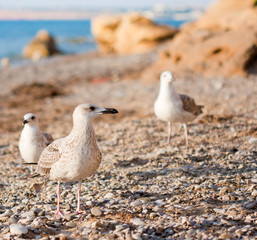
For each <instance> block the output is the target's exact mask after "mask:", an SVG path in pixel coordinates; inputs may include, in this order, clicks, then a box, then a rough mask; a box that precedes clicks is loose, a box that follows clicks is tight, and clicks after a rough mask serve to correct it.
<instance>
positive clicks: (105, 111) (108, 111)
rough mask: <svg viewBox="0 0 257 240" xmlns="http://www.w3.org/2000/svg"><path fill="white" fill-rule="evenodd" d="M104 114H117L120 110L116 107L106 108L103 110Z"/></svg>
mask: <svg viewBox="0 0 257 240" xmlns="http://www.w3.org/2000/svg"><path fill="white" fill-rule="evenodd" d="M102 113H103V114H115V113H118V111H117V110H116V109H115V108H105V110H103V111H102Z"/></svg>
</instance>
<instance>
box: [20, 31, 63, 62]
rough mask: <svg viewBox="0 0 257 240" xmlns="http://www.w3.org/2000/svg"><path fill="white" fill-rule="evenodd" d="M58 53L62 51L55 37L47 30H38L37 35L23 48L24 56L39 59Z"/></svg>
mask: <svg viewBox="0 0 257 240" xmlns="http://www.w3.org/2000/svg"><path fill="white" fill-rule="evenodd" d="M57 53H61V52H60V51H59V50H58V49H57V47H56V44H55V39H54V38H53V37H52V36H51V35H50V34H49V33H48V32H47V31H46V30H40V31H38V33H37V35H36V37H35V38H34V39H33V40H32V41H31V42H30V43H29V44H28V45H27V46H25V47H24V48H23V56H24V57H25V58H31V59H33V60H38V59H40V58H44V57H48V56H51V55H54V54H57Z"/></svg>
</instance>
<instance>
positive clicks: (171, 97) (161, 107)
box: [154, 71, 203, 145]
mask: <svg viewBox="0 0 257 240" xmlns="http://www.w3.org/2000/svg"><path fill="white" fill-rule="evenodd" d="M174 80H175V78H174V77H173V75H172V73H171V72H168V71H165V72H163V73H162V74H161V77H160V91H159V95H158V97H157V99H156V101H155V103H154V112H155V115H156V116H157V118H159V119H161V120H163V121H166V122H168V143H170V138H171V123H175V122H179V123H182V126H183V128H184V133H185V139H186V145H188V136H187V127H186V123H187V122H190V121H193V120H194V119H195V118H196V117H197V116H198V115H199V114H201V113H202V108H203V106H200V105H196V103H195V100H194V99H193V98H191V97H189V96H187V95H183V94H177V93H176V91H175V89H174V87H173V86H172V83H173V82H174Z"/></svg>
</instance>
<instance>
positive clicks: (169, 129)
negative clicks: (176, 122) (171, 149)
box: [168, 122, 171, 144]
mask: <svg viewBox="0 0 257 240" xmlns="http://www.w3.org/2000/svg"><path fill="white" fill-rule="evenodd" d="M170 138H171V125H170V122H168V144H170Z"/></svg>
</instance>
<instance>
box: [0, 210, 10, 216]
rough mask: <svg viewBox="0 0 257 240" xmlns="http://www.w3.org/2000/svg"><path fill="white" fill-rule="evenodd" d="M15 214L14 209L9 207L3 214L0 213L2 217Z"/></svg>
mask: <svg viewBox="0 0 257 240" xmlns="http://www.w3.org/2000/svg"><path fill="white" fill-rule="evenodd" d="M12 215H13V211H12V210H10V209H7V210H6V211H5V212H4V213H3V214H1V215H0V217H11V216H12Z"/></svg>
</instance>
